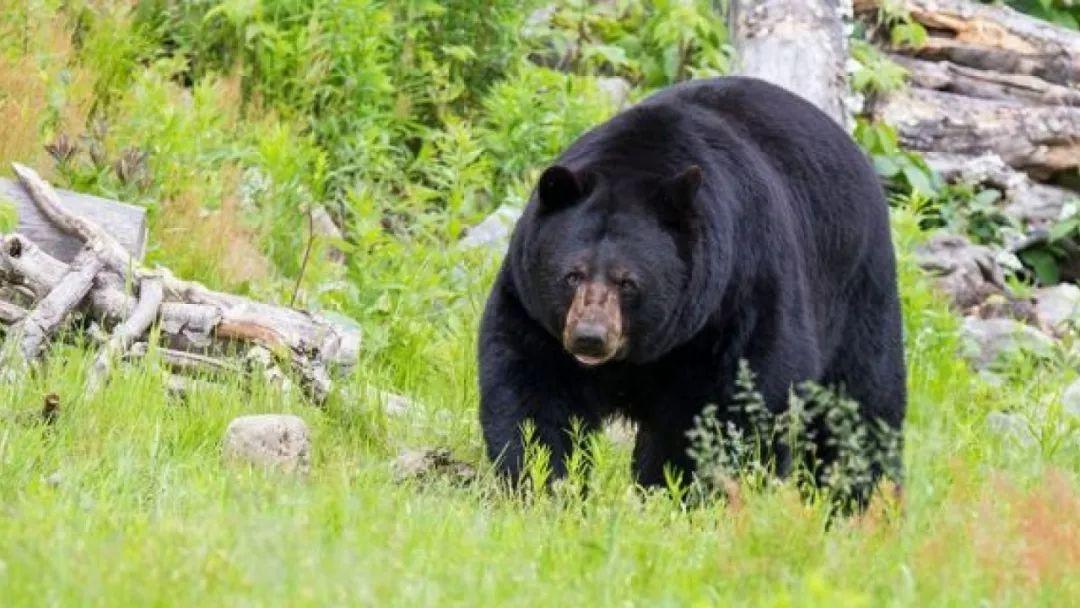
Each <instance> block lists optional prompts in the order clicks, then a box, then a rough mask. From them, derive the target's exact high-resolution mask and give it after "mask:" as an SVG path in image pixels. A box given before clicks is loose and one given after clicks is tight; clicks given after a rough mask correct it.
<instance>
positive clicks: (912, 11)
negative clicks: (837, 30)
mask: <svg viewBox="0 0 1080 608" xmlns="http://www.w3.org/2000/svg"><path fill="white" fill-rule="evenodd" d="M885 4H887V5H888V7H889V9H890V12H892V13H896V12H904V13H907V14H909V15H910V17H911V19H912V20H914V21H916V22H918V23H920V24H922V25H923V26H924V27H925V28H926V30H927V32H928V34H929V37H928V39H927V40H926V42H925V43H924V44H922V45H920V46H919V47H918V48H905V49H903V50H904V52H907V53H910V54H914V55H916V56H918V57H923V58H927V59H935V60H948V61H951V62H953V63H956V64H959V65H966V66H970V67H973V68H978V69H981V70H993V71H996V72H1004V73H1011V74H1026V75H1029V76H1036V77H1038V78H1041V79H1043V80H1047V81H1049V82H1053V83H1057V84H1062V85H1072V84H1074V83H1076V82H1077V81H1078V80H1080V36H1078V35H1077V33H1076V32H1074V31H1071V30H1069V29H1066V28H1064V27H1061V26H1058V25H1055V24H1052V23H1049V22H1047V21H1043V20H1041V19H1033V18H1031V17H1029V16H1027V15H1024V14H1023V13H1020V12H1018V11H1015V10H1013V9H1011V8H1009V7H1007V6H1001V5H986V4H982V3H979V2H972V1H971V0H855V4H854V8H855V12H856V14H857V15H860V16H862V17H864V18H870V19H874V18H876V17H877V15H878V12H879V11H880V10H881V9H882V6H883V5H885Z"/></svg>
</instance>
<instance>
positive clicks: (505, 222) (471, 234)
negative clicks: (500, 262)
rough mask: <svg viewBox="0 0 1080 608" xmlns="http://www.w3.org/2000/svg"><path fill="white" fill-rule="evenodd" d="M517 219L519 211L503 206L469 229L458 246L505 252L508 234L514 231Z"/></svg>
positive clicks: (508, 238) (515, 208)
mask: <svg viewBox="0 0 1080 608" xmlns="http://www.w3.org/2000/svg"><path fill="white" fill-rule="evenodd" d="M519 217H521V209H518V208H517V207H512V206H510V205H503V206H501V207H499V208H498V209H496V210H495V211H493V212H492V213H491V215H489V216H487V217H486V218H484V221H482V222H480V223H479V224H477V225H475V226H473V227H472V228H469V230H468V232H467V233H466V234H465V237H464V238H462V239H461V241H459V245H460V246H461V247H464V248H466V249H472V248H475V247H488V248H490V249H492V250H495V251H498V252H500V253H501V252H503V251H505V250H506V246H507V244H508V243H509V242H510V233H511V232H512V231H513V230H514V223H515V222H517V220H518V218H519Z"/></svg>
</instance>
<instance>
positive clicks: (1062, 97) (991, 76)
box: [889, 53, 1080, 106]
mask: <svg viewBox="0 0 1080 608" xmlns="http://www.w3.org/2000/svg"><path fill="white" fill-rule="evenodd" d="M889 58H890V59H892V60H893V61H894V62H895V63H897V64H899V65H900V66H902V67H903V68H904V69H906V70H907V72H908V80H909V82H910V83H911V84H912V85H914V86H916V87H920V88H923V89H933V90H936V91H943V92H946V93H956V94H959V95H967V96H969V97H977V98H982V99H998V100H1010V101H1022V102H1024V103H1025V104H1037V105H1048V106H1055V105H1058V106H1080V89H1076V88H1074V87H1068V86H1064V85H1059V84H1055V83H1052V82H1048V81H1046V80H1043V79H1041V78H1037V77H1035V76H1029V75H1027V74H1009V73H1006V72H997V71H994V70H979V69H975V68H972V67H968V66H964V65H958V64H955V63H953V62H951V61H926V60H923V59H917V58H914V57H908V56H905V55H900V54H897V53H893V54H890V55H889Z"/></svg>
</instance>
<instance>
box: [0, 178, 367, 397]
mask: <svg viewBox="0 0 1080 608" xmlns="http://www.w3.org/2000/svg"><path fill="white" fill-rule="evenodd" d="M13 167H14V170H15V173H16V174H17V176H18V178H19V182H20V184H21V186H22V188H23V189H24V191H25V195H26V196H25V197H24V199H25V200H26V201H32V204H33V206H34V207H35V208H36V212H35V213H36V214H39V215H40V216H42V217H44V218H46V219H47V220H48V223H49V224H50V225H51V228H48V229H45V228H42V229H41V230H39V231H38V232H37V234H40V235H45V236H42V237H41V238H39V239H38V240H36V241H35V240H34V239H31V238H29V237H28V236H27V235H26V234H22V233H12V234H3V235H0V331H2V332H3V334H4V336H5V337H4V344H3V351H2V353H0V356H2V357H3V360H2V361H0V365H2V367H0V369H2V370H3V372H4V376H6V377H12V376H15V377H17V375H18V374H19V373H20V371H21V370H23V369H25V368H26V367H28V366H32V365H33V363H34V361H36V360H37V359H38V358H39V357H40V356H41V354H42V353H43V351H44V350H45V347H46V346H47V345H48V343H49V340H50V339H52V338H54V337H55V336H57V334H58V332H59V331H60V329H61V328H62V327H63V326H64V325H65V324H66V323H70V322H72V321H83V322H90V323H95V324H97V325H98V326H99V327H101V328H105V329H106V330H108V331H110V332H111V333H109V334H108V335H106V336H105V337H104V339H103V340H102V344H101V345H100V347H99V348H100V350H99V353H98V355H97V357H96V359H95V361H94V364H93V366H92V368H91V370H90V372H89V374H88V379H87V390H88V391H95V390H98V389H99V388H100V387H101V386H102V385H103V384H104V383H105V382H106V381H107V379H108V376H109V372H110V370H111V369H112V366H113V364H114V362H115V361H117V360H119V359H125V358H131V357H137V356H140V355H141V354H145V353H146V352H147V351H148V344H147V340H148V336H149V334H150V331H151V328H152V327H155V328H157V330H158V333H159V334H160V340H159V345H160V348H159V349H158V352H159V354H160V356H161V357H162V360H163V361H164V362H165V363H166V364H168V366H169V367H170V368H171V369H172V370H173V371H174V372H175V373H177V374H179V375H177V376H174V377H173V378H171V379H170V382H169V385H170V386H172V387H176V388H178V389H181V390H182V389H184V388H185V387H189V386H191V385H192V379H190V378H186V377H185V374H186V375H188V376H190V372H196V373H198V374H203V373H209V374H213V373H215V372H218V371H222V370H225V371H240V370H243V369H249V370H250V369H252V368H254V369H255V370H257V371H259V372H260V373H262V374H264V375H265V376H267V377H269V378H271V379H278V380H284V381H288V376H290V375H291V376H292V377H294V378H297V379H298V380H299V385H300V386H301V387H302V388H303V389H304V391H305V393H306V394H307V395H308V396H309V397H310V398H312V399H313V400H314V401H315V402H320V403H321V402H322V401H323V400H324V399H325V398H326V396H327V395H328V393H329V391H330V389H331V384H332V381H331V375H332V372H334V371H348V369H350V368H351V367H352V366H353V365H354V364H355V363H356V360H357V357H358V354H359V348H360V334H359V330H358V329H357V328H355V327H347V326H344V325H342V324H340V323H338V322H335V321H332V320H330V319H328V318H325V317H322V316H319V315H314V314H310V313H307V312H303V311H299V310H294V309H291V308H285V307H281V306H274V305H270V304H265V303H261V302H256V301H253V300H250V299H248V298H244V297H240V296H236V295H232V294H226V293H220V292H215V291H212V290H210V289H207V288H206V287H204V286H203V285H200V284H198V283H194V282H190V281H185V280H182V279H179V278H176V277H174V276H172V275H171V274H170V273H169V272H168V271H167V270H163V269H149V268H146V267H144V266H143V265H142V264H141V262H140V257H141V248H142V244H143V242H144V239H145V235H144V234H140V231H144V230H145V225H144V224H142V223H140V221H138V220H136V221H127V222H121V223H120V224H118V225H110V226H109V228H108V229H106V228H105V227H103V226H102V225H99V224H98V223H97V222H96V221H91V219H89V217H86V216H83V215H80V214H79V213H77V212H76V211H75V207H77V206H78V204H76V205H70V204H68V203H69V201H71V200H73V199H79V198H85V197H80V196H78V195H74V194H73V193H65V195H64V196H63V197H62V196H61V195H60V194H58V193H57V192H56V191H55V190H53V188H52V187H51V186H50V185H49V184H48V183H47V182H45V181H44V180H43V179H42V178H41V177H40V176H39V175H38V174H37V173H35V172H34V171H33V170H32V169H30V168H28V167H24V166H21V165H13ZM84 202H85V201H84ZM114 205H115V204H114ZM108 207H109V205H104V206H99V207H94V208H93V209H94V214H93V216H94V218H95V220H99V221H100V217H118V216H117V214H115V213H112V212H111V211H109V209H108ZM83 209H84V210H85V209H87V208H86V207H83ZM29 211H30V210H29V209H28V208H26V207H25V204H24V205H22V206H20V208H19V214H20V226H21V227H22V226H24V225H25V223H24V218H26V217H27V216H30V215H32V214H31V213H30V212H29ZM113 211H115V209H114V210H113ZM124 215H125V213H120V214H119V216H124ZM127 216H128V217H129V219H130V216H131V214H130V213H127ZM38 225H40V222H39V223H38ZM118 226H119V227H118ZM133 230H134V233H133ZM51 231H59V232H60V233H62V234H64V235H66V238H51V237H48V236H47V235H48V234H49V233H50V232H51ZM115 234H119V235H120V236H121V238H117V236H114V235H115ZM133 234H134V235H133ZM73 239H74V240H75V241H77V242H78V243H80V245H79V247H78V249H77V253H75V254H74V255H73V256H70V253H71V251H72V249H71V246H70V241H71V240H73ZM122 242H124V243H125V244H126V245H127V246H125V244H122ZM65 252H66V254H67V255H68V256H69V259H64V258H65V255H66V254H65ZM233 356H240V357H242V361H243V362H244V364H241V363H235V362H231V361H230V360H229V358H230V357H233ZM282 367H283V368H285V369H287V370H289V372H290V373H289V374H286V373H285V372H284V371H282V369H281V368H282Z"/></svg>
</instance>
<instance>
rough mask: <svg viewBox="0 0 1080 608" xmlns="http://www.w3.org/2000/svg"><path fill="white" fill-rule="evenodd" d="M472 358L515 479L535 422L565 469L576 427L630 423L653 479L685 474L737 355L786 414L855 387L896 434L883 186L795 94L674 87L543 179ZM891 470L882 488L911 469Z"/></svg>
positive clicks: (762, 85)
mask: <svg viewBox="0 0 1080 608" xmlns="http://www.w3.org/2000/svg"><path fill="white" fill-rule="evenodd" d="M478 348H479V353H478V354H479V383H480V422H481V427H482V430H483V435H484V440H485V442H486V448H487V453H488V456H489V457H490V458H491V459H493V460H494V461H496V462H497V467H498V469H499V470H500V471H502V472H503V473H506V474H508V475H509V476H510V477H511V478H514V479H517V477H518V476H519V474H520V472H521V467H522V456H523V445H522V423H524V422H525V421H527V420H528V421H531V422H532V424H533V425H534V429H535V435H534V437H535V439H536V440H537V441H539V442H540V443H541V444H543V445H544V446H546V447H547V448H549V449H550V450H551V464H552V473H553V476H554V477H555V478H558V477H559V476H562V475H564V474H565V459H566V457H567V456H568V454H569V451H570V450H571V449H572V447H571V438H570V436H569V434H568V431H569V429H570V428H571V424H572V422H571V421H572V420H573V419H577V420H578V421H579V423H580V424H581V425H583V426H584V428H585V429H586V430H595V429H597V428H598V427H599V426H600V425H601V424H602V422H603V421H604V420H605V419H606V418H608V417H611V416H614V415H621V416H625V417H628V418H630V419H631V420H633V421H635V422H636V423H637V427H638V434H637V439H636V445H635V447H634V450H633V473H634V477H635V479H636V481H637V482H638V483H640V484H642V485H645V486H650V485H659V484H663V483H665V475H664V468H665V466H670V467H672V469H673V470H674V471H676V472H681V473H692V472H693V471H694V462H693V461H692V458H691V457H690V456H689V455H688V452H687V450H688V445H689V444H688V439H687V431H688V430H690V429H691V428H692V426H693V424H694V418H695V416H696V415H698V414H700V413H701V412H702V410H703V408H704V407H705V406H706V405H707V404H710V403H711V404H718V405H723V404H724V403H726V402H728V401H729V400H730V399H731V398H732V393H733V388H734V384H735V378H736V373H737V371H738V368H739V365H740V361H745V362H747V363H748V364H749V367H750V369H751V370H752V372H753V373H754V375H755V388H756V389H757V390H758V392H759V393H760V394H761V396H762V398H763V399H764V402H765V404H766V406H767V408H768V409H769V410H770V411H772V412H781V411H783V410H784V409H785V408H787V407H788V404H789V392H790V391H791V390H792V389H793V387H796V386H798V385H800V384H801V383H803V382H806V381H810V382H814V383H818V384H819V385H821V386H835V387H841V388H842V390H843V392H844V394H845V395H846V396H847V397H849V398H850V399H851V400H853V401H854V402H856V403H858V404H859V410H858V413H859V415H860V416H861V417H862V419H864V420H866V421H877V422H875V424H882V425H883V426H884V427H885V428H888V429H891V430H892V431H895V433H894V434H895V435H896V436H897V438H899V436H900V434H901V432H902V425H903V422H904V416H905V410H906V402H907V397H906V388H905V384H906V370H905V363H904V352H903V341H902V327H901V311H900V301H899V296H898V293H897V279H896V257H895V251H894V249H893V246H892V241H891V237H890V230H889V221H888V207H887V204H886V200H885V197H884V193H883V191H882V188H881V186H880V183H879V181H878V178H877V176H876V175H875V172H874V171H873V169H872V168H871V166H870V165H869V163H868V161H867V159H866V157H865V156H864V155H863V153H862V151H861V150H860V149H859V148H858V147H857V146H856V144H855V143H854V142H853V141H852V139H851V138H850V136H849V135H848V134H847V133H845V132H844V131H843V129H842V128H841V127H840V126H839V125H837V124H835V123H834V122H833V121H832V120H831V119H830V118H829V117H828V116H827V115H825V114H824V113H823V112H821V111H819V110H818V109H817V108H816V107H814V106H813V105H811V104H810V103H808V102H806V101H805V100H803V99H802V98H800V97H797V96H796V95H794V94H792V93H789V92H787V91H785V90H784V89H782V88H780V87H777V86H774V85H772V84H769V83H766V82H764V81H761V80H757V79H752V78H744V77H727V78H718V79H708V80H696V81H689V82H685V83H681V84H678V85H675V86H672V87H670V88H668V89H666V90H663V91H661V92H659V93H656V94H654V95H653V96H651V97H649V98H647V99H645V100H644V101H642V102H640V103H639V104H637V105H636V106H634V107H631V108H629V109H627V110H625V111H623V112H622V113H620V114H618V115H616V116H614V117H613V118H612V119H610V120H609V121H607V122H606V123H604V124H602V125H600V126H598V127H596V128H594V129H593V130H591V131H589V132H588V133H586V134H585V135H583V136H582V137H580V138H579V139H578V140H577V141H575V142H574V143H573V144H572V145H571V146H570V147H569V148H568V149H567V150H566V151H565V152H564V153H563V154H562V155H561V157H559V158H558V159H557V160H556V161H555V163H554V164H552V165H551V166H549V167H548V168H547V169H546V170H545V171H544V172H543V173H542V175H541V176H540V178H539V180H538V183H537V184H536V187H535V190H534V192H533V194H532V197H531V198H530V200H529V202H528V204H527V206H526V208H525V210H524V213H523V215H522V217H521V218H520V220H519V221H518V223H517V225H516V226H515V228H514V232H513V235H512V237H511V241H510V246H509V250H508V252H507V256H506V258H505V260H504V261H503V265H502V267H501V269H500V271H499V273H498V275H497V277H496V280H495V282H494V285H493V287H492V290H491V293H490V295H489V298H488V301H487V304H486V307H485V310H484V313H483V318H482V320H481V324H480V335H479V344H478ZM721 411H723V408H721ZM736 422H737V423H738V424H743V423H744V422H745V421H736ZM818 441H824V439H822V438H821V437H819V438H818ZM831 453H832V454H834V453H835V449H830V448H829V447H828V446H826V445H819V446H817V451H816V456H815V458H817V459H820V460H822V461H825V463H826V464H827V461H828V460H829V458H830V457H835V456H830V454H831ZM886 460H890V462H874V463H872V466H871V471H872V473H871V475H872V478H873V479H872V480H871V482H872V483H876V482H877V481H879V480H880V479H881V477H882V476H883V475H891V473H889V471H895V476H896V477H899V476H900V468H899V463H898V462H891V460H892V457H889V458H886ZM684 477H685V476H684ZM896 481H897V482H898V481H899V479H897V480H896Z"/></svg>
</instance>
